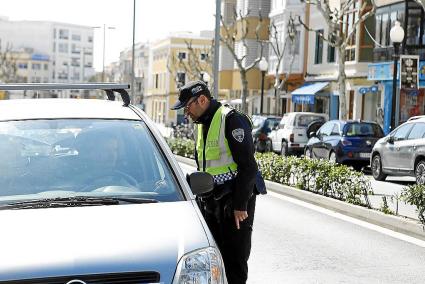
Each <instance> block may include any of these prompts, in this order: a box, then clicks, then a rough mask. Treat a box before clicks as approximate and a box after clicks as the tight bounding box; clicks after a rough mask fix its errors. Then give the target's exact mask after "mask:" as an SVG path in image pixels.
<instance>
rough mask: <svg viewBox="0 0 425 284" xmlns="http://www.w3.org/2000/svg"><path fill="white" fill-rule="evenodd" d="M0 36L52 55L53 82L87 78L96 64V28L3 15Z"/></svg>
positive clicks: (70, 81)
mask: <svg viewBox="0 0 425 284" xmlns="http://www.w3.org/2000/svg"><path fill="white" fill-rule="evenodd" d="M0 40H1V42H2V44H7V43H9V44H11V45H12V47H13V49H20V48H32V49H33V50H34V52H35V53H42V54H45V55H47V56H49V58H50V65H51V68H49V69H50V70H49V77H48V78H49V79H48V81H49V82H58V83H77V82H78V83H79V82H86V81H88V79H89V78H90V77H91V76H93V75H94V74H95V71H94V68H93V28H92V27H87V26H79V25H73V24H66V23H58V22H47V21H9V20H7V19H6V18H0ZM62 96H68V94H65V93H62V94H59V97H62Z"/></svg>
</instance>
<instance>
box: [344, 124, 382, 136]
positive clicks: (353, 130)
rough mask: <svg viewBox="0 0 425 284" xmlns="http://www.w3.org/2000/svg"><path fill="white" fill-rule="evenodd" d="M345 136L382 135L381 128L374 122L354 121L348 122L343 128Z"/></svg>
mask: <svg viewBox="0 0 425 284" xmlns="http://www.w3.org/2000/svg"><path fill="white" fill-rule="evenodd" d="M344 135H345V136H350V137H352V136H363V137H376V138H380V137H383V136H384V133H383V132H382V129H381V127H380V126H379V125H377V124H375V123H367V122H355V123H348V124H347V125H346V126H345V128H344Z"/></svg>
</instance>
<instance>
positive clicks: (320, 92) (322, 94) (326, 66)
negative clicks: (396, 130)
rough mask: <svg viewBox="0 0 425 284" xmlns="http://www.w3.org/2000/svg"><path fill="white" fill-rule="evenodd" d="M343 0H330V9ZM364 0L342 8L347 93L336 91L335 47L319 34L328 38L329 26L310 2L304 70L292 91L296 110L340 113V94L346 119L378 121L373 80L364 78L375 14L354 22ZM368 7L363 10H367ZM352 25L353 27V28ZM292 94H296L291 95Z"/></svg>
mask: <svg viewBox="0 0 425 284" xmlns="http://www.w3.org/2000/svg"><path fill="white" fill-rule="evenodd" d="M343 2H344V1H333V2H331V3H332V4H333V6H331V7H332V8H333V9H339V10H340V11H341V5H342V3H343ZM362 5H363V0H358V1H353V2H352V5H351V7H350V8H349V9H344V13H343V14H344V15H343V21H342V23H343V24H342V29H343V30H342V31H341V34H342V35H344V36H348V35H350V34H351V37H350V38H349V40H348V44H347V47H346V49H345V54H343V55H342V56H344V57H345V73H346V76H347V79H346V86H345V87H346V93H345V94H339V87H338V75H339V71H338V56H341V55H340V54H338V52H337V48H336V47H334V46H332V44H330V43H329V42H328V41H326V40H324V39H323V37H322V36H321V35H322V34H323V35H324V37H325V38H328V35H329V27H328V25H327V23H326V21H325V19H324V18H323V15H322V14H321V13H320V11H319V10H318V9H317V8H316V7H315V5H309V7H308V8H307V9H308V10H309V11H310V12H309V27H310V28H312V29H314V31H310V32H309V33H308V39H307V42H308V49H307V72H306V76H305V81H306V82H305V85H304V86H303V87H304V88H303V89H299V90H294V91H293V92H292V97H293V102H294V110H295V111H313V112H319V113H326V114H328V115H329V117H330V118H331V119H336V118H338V117H339V110H340V105H339V98H340V96H345V101H346V112H347V118H348V119H364V120H372V121H379V118H378V117H377V115H376V114H377V108H378V107H379V106H380V104H381V99H380V97H379V95H376V91H375V90H376V86H374V82H371V81H368V80H367V75H368V63H370V62H372V59H373V55H372V51H373V39H372V38H371V37H370V36H369V33H370V34H374V28H375V26H374V18H373V17H369V18H368V19H367V20H366V21H365V22H364V23H361V24H360V25H355V23H356V22H357V20H358V18H359V17H360V16H361V15H360V7H362ZM366 12H367V9H366V10H365V11H363V13H366ZM354 28H355V31H354V32H353V33H351V31H353V29H354ZM365 90H366V92H365ZM371 90H373V91H371ZM294 95H295V97H294Z"/></svg>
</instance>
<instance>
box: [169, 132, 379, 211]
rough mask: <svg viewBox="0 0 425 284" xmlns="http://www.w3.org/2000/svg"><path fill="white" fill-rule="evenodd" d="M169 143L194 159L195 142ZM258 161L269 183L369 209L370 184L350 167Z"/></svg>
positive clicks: (274, 158)
mask: <svg viewBox="0 0 425 284" xmlns="http://www.w3.org/2000/svg"><path fill="white" fill-rule="evenodd" d="M167 142H168V144H169V145H170V148H171V150H172V151H173V153H174V154H176V155H179V156H184V157H188V158H194V157H193V153H194V142H193V141H192V140H189V139H176V138H168V139H167ZM255 158H256V160H257V163H258V165H259V168H260V170H261V172H262V174H263V177H264V178H265V179H267V180H269V181H273V182H277V183H280V184H284V185H288V186H292V187H296V188H298V189H302V190H308V191H311V192H314V193H317V194H321V195H324V196H328V197H332V198H335V199H339V200H343V201H346V202H349V203H352V204H356V205H362V206H367V207H370V202H369V198H368V194H373V192H372V187H371V184H370V181H369V179H368V178H366V177H365V176H364V174H363V173H360V172H356V171H354V170H353V169H352V168H350V167H347V166H344V165H336V164H333V163H330V162H328V161H324V160H312V159H305V158H298V157H294V156H289V157H281V156H280V155H276V154H274V153H265V154H261V153H256V154H255Z"/></svg>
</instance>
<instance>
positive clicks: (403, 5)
mask: <svg viewBox="0 0 425 284" xmlns="http://www.w3.org/2000/svg"><path fill="white" fill-rule="evenodd" d="M376 4H377V10H376V28H375V39H376V42H375V48H374V51H373V55H374V63H373V64H370V65H369V74H368V79H369V80H370V81H372V82H374V83H376V84H377V85H378V86H379V90H380V93H381V97H382V108H381V113H382V115H383V117H384V118H383V120H384V123H383V125H384V132H385V133H388V132H390V131H391V130H392V129H391V117H392V116H394V114H393V112H392V102H393V95H395V94H393V68H394V57H393V56H394V46H393V44H392V42H391V39H390V30H391V28H392V27H393V26H394V23H395V21H399V22H400V23H401V26H402V27H403V29H404V34H405V36H404V40H403V42H402V43H401V46H400V52H399V54H403V55H417V56H419V60H420V61H419V75H418V77H419V88H418V90H417V91H414V92H412V91H410V90H407V89H403V88H402V89H400V88H399V85H397V87H396V92H397V93H399V95H400V105H399V109H398V110H396V111H398V112H399V118H400V120H399V124H401V123H403V122H404V121H406V120H407V119H408V118H409V117H412V116H416V115H424V114H425V15H424V10H423V8H422V6H421V5H420V4H418V3H416V2H415V1H400V0H385V1H384V0H378V1H377V2H376ZM398 67H400V66H398ZM398 70H399V71H400V68H398ZM398 76H399V74H398Z"/></svg>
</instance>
